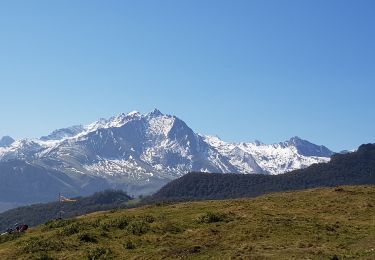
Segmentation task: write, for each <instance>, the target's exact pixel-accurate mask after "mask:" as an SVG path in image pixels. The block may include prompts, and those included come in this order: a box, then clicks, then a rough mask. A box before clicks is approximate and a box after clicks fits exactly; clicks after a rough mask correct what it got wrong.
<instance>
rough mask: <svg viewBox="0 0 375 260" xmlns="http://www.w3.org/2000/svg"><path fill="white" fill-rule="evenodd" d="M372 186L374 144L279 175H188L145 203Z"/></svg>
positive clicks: (373, 176) (374, 173)
mask: <svg viewBox="0 0 375 260" xmlns="http://www.w3.org/2000/svg"><path fill="white" fill-rule="evenodd" d="M357 184H358V185H359V184H375V144H366V145H362V146H360V147H359V149H358V151H357V152H353V153H348V154H335V155H333V156H332V158H331V161H330V162H329V163H322V164H314V165H311V166H310V167H308V168H305V169H301V170H296V171H293V172H290V173H286V174H281V175H275V176H272V175H262V174H252V175H244V174H212V173H189V174H187V175H185V176H183V177H181V178H179V179H177V180H175V181H172V182H170V183H169V184H167V185H166V186H164V187H163V188H162V189H160V190H159V191H158V192H157V193H156V194H154V195H153V196H152V197H151V198H149V199H148V201H149V202H151V201H153V202H157V201H174V200H199V199H224V198H238V197H254V196H258V195H261V194H265V193H268V192H278V191H288V190H299V189H307V188H316V187H332V186H339V185H357Z"/></svg>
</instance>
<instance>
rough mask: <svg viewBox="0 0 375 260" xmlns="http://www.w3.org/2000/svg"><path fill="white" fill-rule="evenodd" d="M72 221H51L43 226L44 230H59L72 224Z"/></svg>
mask: <svg viewBox="0 0 375 260" xmlns="http://www.w3.org/2000/svg"><path fill="white" fill-rule="evenodd" d="M74 221H75V220H73V219H53V220H50V221H47V222H46V223H45V224H44V228H45V229H53V228H61V227H65V226H67V225H69V224H72V223H73V222H74Z"/></svg>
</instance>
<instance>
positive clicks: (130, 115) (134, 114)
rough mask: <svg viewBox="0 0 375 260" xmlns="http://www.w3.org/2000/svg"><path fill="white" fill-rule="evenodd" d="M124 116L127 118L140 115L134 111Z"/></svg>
mask: <svg viewBox="0 0 375 260" xmlns="http://www.w3.org/2000/svg"><path fill="white" fill-rule="evenodd" d="M126 116H128V117H139V116H141V113H139V112H138V111H136V110H134V111H131V112H129V113H127V114H126Z"/></svg>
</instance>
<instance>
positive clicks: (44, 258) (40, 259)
mask: <svg viewBox="0 0 375 260" xmlns="http://www.w3.org/2000/svg"><path fill="white" fill-rule="evenodd" d="M34 259H36V260H53V258H52V257H50V256H49V255H48V254H46V253H42V254H40V255H38V256H36V257H35V258H34Z"/></svg>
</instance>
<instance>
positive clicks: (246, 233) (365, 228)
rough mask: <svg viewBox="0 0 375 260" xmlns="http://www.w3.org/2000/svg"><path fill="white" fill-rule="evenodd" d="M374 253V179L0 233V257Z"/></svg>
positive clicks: (261, 256)
mask: <svg viewBox="0 0 375 260" xmlns="http://www.w3.org/2000/svg"><path fill="white" fill-rule="evenodd" d="M165 258H169V259H176V258H187V259H190V258H194V259H207V258H215V259H231V258H232V259H337V258H338V259H344V258H345V259H375V186H353V187H351V186H345V187H340V188H324V189H314V190H305V191H297V192H286V193H275V194H269V195H266V196H262V197H259V198H255V199H236V200H222V201H218V200H217V201H200V202H189V203H179V204H169V205H153V206H145V207H142V208H135V209H127V210H119V211H112V212H99V213H94V214H90V215H86V216H84V217H79V218H77V219H72V220H65V221H54V222H49V223H46V224H44V225H41V226H39V227H37V228H35V229H32V230H31V231H30V232H28V233H26V234H25V235H22V236H19V237H17V236H3V237H1V238H0V259H165Z"/></svg>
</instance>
